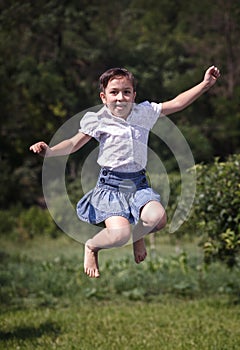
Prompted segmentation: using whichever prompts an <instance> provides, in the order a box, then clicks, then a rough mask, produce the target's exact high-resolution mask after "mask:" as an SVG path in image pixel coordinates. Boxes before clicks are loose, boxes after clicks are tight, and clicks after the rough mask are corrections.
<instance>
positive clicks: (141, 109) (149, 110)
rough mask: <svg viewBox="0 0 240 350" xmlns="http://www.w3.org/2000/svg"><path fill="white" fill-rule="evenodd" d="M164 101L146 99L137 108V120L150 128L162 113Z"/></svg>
mask: <svg viewBox="0 0 240 350" xmlns="http://www.w3.org/2000/svg"><path fill="white" fill-rule="evenodd" d="M161 111H162V103H156V102H149V101H144V102H141V103H139V104H138V105H137V107H136V109H135V112H136V114H135V120H134V121H135V122H136V123H137V124H138V125H140V126H142V127H145V128H146V129H148V130H150V129H151V128H152V127H153V125H154V124H155V123H156V121H157V120H158V118H159V117H160V115H161Z"/></svg>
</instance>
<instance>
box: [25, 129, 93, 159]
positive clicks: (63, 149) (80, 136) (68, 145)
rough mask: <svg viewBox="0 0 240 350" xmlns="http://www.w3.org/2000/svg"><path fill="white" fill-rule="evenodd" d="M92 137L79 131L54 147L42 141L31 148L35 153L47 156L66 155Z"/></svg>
mask: <svg viewBox="0 0 240 350" xmlns="http://www.w3.org/2000/svg"><path fill="white" fill-rule="evenodd" d="M90 139H91V136H89V135H86V134H84V133H82V132H78V133H77V134H76V135H74V136H73V137H72V138H70V139H67V140H64V141H62V142H60V143H58V144H57V145H55V146H53V147H49V146H48V145H47V144H46V143H45V142H43V141H40V142H37V143H35V144H34V145H32V146H30V148H29V149H30V151H33V153H37V154H39V155H41V156H46V157H54V156H65V155H68V154H70V153H74V152H76V151H77V150H79V149H80V148H81V147H82V146H84V145H85V144H86V143H87V142H88V141H89V140H90Z"/></svg>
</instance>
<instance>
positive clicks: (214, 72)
mask: <svg viewBox="0 0 240 350" xmlns="http://www.w3.org/2000/svg"><path fill="white" fill-rule="evenodd" d="M219 76H220V72H219V69H218V68H217V67H215V66H212V67H209V68H208V69H207V71H206V72H205V75H204V78H203V81H202V82H201V83H199V84H197V85H195V86H194V87H192V88H191V89H189V90H187V91H184V92H182V93H181V94H179V95H178V96H177V97H175V98H174V99H173V100H170V101H167V102H163V104H162V113H163V114H165V115H168V114H172V113H175V112H179V111H181V110H182V109H184V108H186V107H188V106H189V105H190V104H191V103H192V102H194V101H195V100H196V99H197V98H198V97H200V96H201V95H202V94H203V93H204V92H206V91H207V90H209V89H210V88H211V87H212V86H213V85H214V84H215V83H216V81H217V79H218V78H219Z"/></svg>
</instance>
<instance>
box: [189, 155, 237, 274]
mask: <svg viewBox="0 0 240 350" xmlns="http://www.w3.org/2000/svg"><path fill="white" fill-rule="evenodd" d="M239 165H240V155H233V156H230V157H229V158H228V160H227V161H226V162H224V163H223V162H220V161H219V159H215V162H214V164H212V165H197V167H196V170H197V195H196V198H195V204H194V221H195V223H196V227H197V229H198V231H199V233H200V234H201V235H202V244H203V249H204V254H205V260H206V262H210V261H212V260H216V259H217V260H218V259H220V260H223V261H225V262H226V263H227V265H228V266H230V267H231V266H233V265H235V264H236V260H237V256H238V254H239V251H240V210H239V208H240V171H239V169H240V166H239Z"/></svg>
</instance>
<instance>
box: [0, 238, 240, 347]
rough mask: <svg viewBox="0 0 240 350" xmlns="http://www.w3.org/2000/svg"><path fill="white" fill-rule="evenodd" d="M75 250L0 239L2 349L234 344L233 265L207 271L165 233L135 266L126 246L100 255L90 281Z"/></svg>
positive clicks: (191, 248) (237, 297) (237, 293)
mask: <svg viewBox="0 0 240 350" xmlns="http://www.w3.org/2000/svg"><path fill="white" fill-rule="evenodd" d="M179 244H180V243H179ZM82 248H83V247H82V246H81V245H79V244H78V243H76V242H74V241H72V240H71V239H69V238H68V237H65V236H64V235H63V236H62V237H61V238H59V239H55V240H53V239H47V238H46V237H42V238H36V239H34V240H32V241H29V240H27V241H26V242H22V243H19V242H18V243H17V242H16V241H15V242H14V241H9V240H3V239H2V240H1V271H0V282H1V294H0V296H1V300H0V305H1V314H0V339H1V343H0V349H29V350H30V349H31V350H32V349H43V350H45V349H64V350H68V349H76V350H77V349H82V350H92V349H95V348H96V349H99V350H103V349H104V350H115V349H116V350H125V349H126V350H127V349H133V350H135V349H152V350H155V349H160V350H178V349H181V350H185V349H186V350H192V349H196V350H200V349H204V350H208V349H209V350H210V349H211V350H213V349H214V350H224V349H226V350H230V349H231V350H234V349H239V348H240V329H239V322H240V302H239V301H240V288H239V283H240V282H239V270H237V269H236V270H234V271H229V270H226V268H225V267H224V266H222V265H219V264H218V265H212V266H211V267H209V269H208V270H204V269H203V268H202V267H201V261H202V260H201V253H200V251H199V250H198V249H197V246H196V245H195V244H193V243H187V244H181V245H180V246H179V245H178V249H177V250H176V247H175V246H173V245H171V244H169V242H168V240H167V239H166V238H163V239H161V240H158V241H157V247H156V252H155V253H156V256H152V257H151V256H149V257H148V259H147V261H146V262H144V263H143V264H140V265H136V264H134V262H133V259H132V252H131V247H130V246H126V247H124V248H122V249H116V250H111V251H104V252H101V253H100V263H101V267H102V277H101V278H100V279H97V280H92V279H89V278H87V277H86V276H84V275H83V273H82V256H83V249H82Z"/></svg>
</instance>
